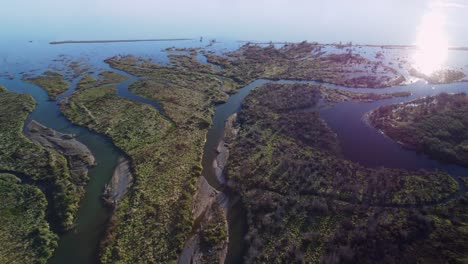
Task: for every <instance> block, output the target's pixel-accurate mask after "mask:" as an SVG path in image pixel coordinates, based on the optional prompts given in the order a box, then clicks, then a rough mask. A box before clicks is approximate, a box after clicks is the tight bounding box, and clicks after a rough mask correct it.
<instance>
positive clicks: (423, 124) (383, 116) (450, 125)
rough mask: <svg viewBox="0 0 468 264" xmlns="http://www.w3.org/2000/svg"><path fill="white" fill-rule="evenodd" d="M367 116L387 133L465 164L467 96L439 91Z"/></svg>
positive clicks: (467, 159) (467, 158)
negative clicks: (436, 93)
mask: <svg viewBox="0 0 468 264" xmlns="http://www.w3.org/2000/svg"><path fill="white" fill-rule="evenodd" d="M368 116H369V120H370V121H371V123H372V124H373V125H374V126H375V127H376V128H378V129H381V130H382V131H383V132H384V133H385V134H386V135H388V136H389V137H391V138H393V139H395V140H397V141H398V142H401V143H402V144H404V145H405V146H407V147H410V148H414V149H416V150H418V151H422V152H425V153H427V154H429V155H430V156H432V157H433V158H436V159H439V160H442V161H447V162H455V163H458V164H461V165H465V166H467V165H468V129H467V128H468V96H467V95H466V94H451V95H449V94H445V93H442V94H439V95H437V96H432V97H426V98H421V99H417V100H415V101H412V102H408V103H402V104H396V105H388V106H382V107H380V108H378V109H376V110H374V111H372V112H371V113H370V114H369V115H368Z"/></svg>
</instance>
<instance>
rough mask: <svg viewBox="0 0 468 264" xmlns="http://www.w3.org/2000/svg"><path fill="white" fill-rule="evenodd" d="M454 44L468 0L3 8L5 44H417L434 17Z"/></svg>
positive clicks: (467, 41)
mask: <svg viewBox="0 0 468 264" xmlns="http://www.w3.org/2000/svg"><path fill="white" fill-rule="evenodd" d="M434 9H437V12H439V13H440V14H442V15H443V16H444V21H443V25H442V26H441V29H442V30H443V32H444V34H445V37H446V41H447V43H448V44H449V45H450V46H468V34H463V33H464V32H465V33H468V24H467V23H466V22H465V21H466V20H465V18H466V15H468V1H466V0H448V1H434V0H412V1H407V0H392V1H390V0H383V1H373V0H356V1H341V0H329V1H318V0H313V1H305V0H289V1H279V0H270V1H250V0H238V1H226V0H221V1H220V0H200V1H185V0H184V1H183V0H175V1H150V0H135V1H127V0H81V1H59V0H42V1H33V0H15V1H4V3H2V11H3V12H2V16H0V32H2V40H0V41H2V42H3V41H8V40H11V39H21V40H41V41H53V40H69V39H73V40H83V39H129V38H176V37H177V38H179V37H184V38H185V37H194V38H196V37H199V36H205V37H214V38H226V39H232V40H265V41H268V40H273V41H302V40H309V41H318V42H338V41H343V42H347V41H353V42H354V43H367V44H414V43H417V41H418V36H419V33H418V30H420V25H421V23H422V21H423V20H424V17H425V16H427V14H428V13H430V12H433V10H434Z"/></svg>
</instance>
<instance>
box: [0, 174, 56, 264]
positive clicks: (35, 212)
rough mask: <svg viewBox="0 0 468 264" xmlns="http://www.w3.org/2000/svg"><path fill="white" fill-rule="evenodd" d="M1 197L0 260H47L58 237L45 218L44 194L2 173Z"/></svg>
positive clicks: (0, 177)
mask: <svg viewBox="0 0 468 264" xmlns="http://www.w3.org/2000/svg"><path fill="white" fill-rule="evenodd" d="M0 200H1V201H2V202H1V204H0V221H1V223H2V224H1V225H0V245H2V246H1V247H0V262H1V263H46V262H47V260H48V259H49V258H50V257H51V256H52V253H53V251H54V250H55V248H56V247H57V240H58V237H57V235H55V234H54V233H53V232H51V231H50V228H49V224H48V223H47V221H46V220H45V212H46V208H47V200H46V198H45V195H44V194H43V193H42V192H41V190H39V189H38V188H37V187H34V186H32V185H27V184H23V183H21V180H20V179H19V178H17V177H15V176H14V175H11V174H0Z"/></svg>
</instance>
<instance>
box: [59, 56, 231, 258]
mask: <svg viewBox="0 0 468 264" xmlns="http://www.w3.org/2000/svg"><path fill="white" fill-rule="evenodd" d="M108 62H109V63H110V64H111V65H112V66H113V67H115V68H119V69H121V70H125V71H128V72H130V73H132V74H137V75H139V76H143V75H144V76H145V77H146V78H145V79H144V80H141V81H138V82H137V83H135V84H133V85H132V86H131V89H132V91H135V92H137V93H138V94H140V95H143V96H145V97H148V98H150V99H153V100H158V102H160V103H161V105H162V107H163V109H164V116H163V115H161V114H160V113H159V112H158V111H157V110H156V109H154V108H153V107H152V106H150V105H145V104H141V103H137V102H133V101H129V100H126V99H123V98H120V97H118V96H117V94H116V90H115V86H113V85H104V86H100V85H99V84H96V85H97V86H96V87H90V86H91V85H85V86H83V87H85V88H84V89H80V90H78V91H77V92H76V93H74V94H73V96H72V97H71V98H70V99H69V100H68V102H65V103H64V104H63V105H62V111H63V113H64V114H65V115H66V116H67V117H68V118H69V119H70V120H72V122H74V123H77V124H80V125H83V126H86V127H88V128H90V129H93V130H95V131H97V132H100V133H104V134H106V135H108V136H109V137H111V138H112V140H113V142H114V143H115V144H116V145H117V146H118V147H119V148H121V149H122V150H123V151H124V152H125V153H127V154H128V155H129V156H130V158H131V160H132V165H133V170H134V172H135V173H134V174H135V182H134V185H133V186H132V188H131V190H130V191H129V193H128V195H127V196H125V197H124V198H123V199H122V201H120V202H119V204H118V206H117V209H116V212H115V215H114V217H113V227H112V228H113V229H112V230H110V232H109V235H108V237H107V238H106V239H105V243H104V245H103V248H104V249H103V254H102V258H101V260H102V262H104V263H114V262H122V263H135V262H145V263H154V262H168V261H174V260H176V259H177V257H178V254H179V253H180V250H181V249H182V248H183V246H184V243H185V241H186V239H187V237H188V235H189V233H190V231H191V228H192V224H193V217H192V200H193V196H194V194H195V192H196V184H197V180H198V177H200V176H201V175H200V173H201V170H200V169H199V167H200V163H201V156H202V151H203V146H204V142H205V135H206V132H207V129H208V127H209V126H210V123H211V117H212V115H213V112H214V106H215V104H216V103H218V102H222V101H223V100H225V98H226V96H225V95H224V94H223V93H222V92H220V91H219V90H218V88H219V87H220V83H221V81H220V80H219V79H218V78H216V77H214V76H210V75H205V74H201V73H196V72H195V73H193V72H189V71H187V70H184V69H175V68H166V67H160V66H158V65H154V64H151V63H150V62H148V61H144V60H142V59H137V58H134V57H119V58H117V57H116V58H111V59H109V60H108ZM143 64H144V66H143ZM88 83H92V82H88ZM86 87H87V88H86Z"/></svg>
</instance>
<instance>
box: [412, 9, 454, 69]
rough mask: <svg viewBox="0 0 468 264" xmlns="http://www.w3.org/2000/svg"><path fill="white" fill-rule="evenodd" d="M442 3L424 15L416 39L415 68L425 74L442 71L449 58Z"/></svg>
mask: <svg viewBox="0 0 468 264" xmlns="http://www.w3.org/2000/svg"><path fill="white" fill-rule="evenodd" d="M440 2H441V1H436V2H434V3H433V4H432V5H430V7H429V9H428V11H427V12H426V13H425V14H424V15H423V17H422V19H421V23H420V25H419V28H418V34H417V37H416V46H417V51H416V52H415V54H414V57H413V60H414V65H413V66H414V68H415V69H416V70H418V71H420V72H422V73H424V74H431V73H434V72H436V71H438V70H441V69H442V68H443V67H444V66H445V64H446V61H447V57H448V48H449V44H448V39H447V34H446V32H445V22H446V17H445V13H444V11H443V9H442V8H440V5H438V3H440Z"/></svg>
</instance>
